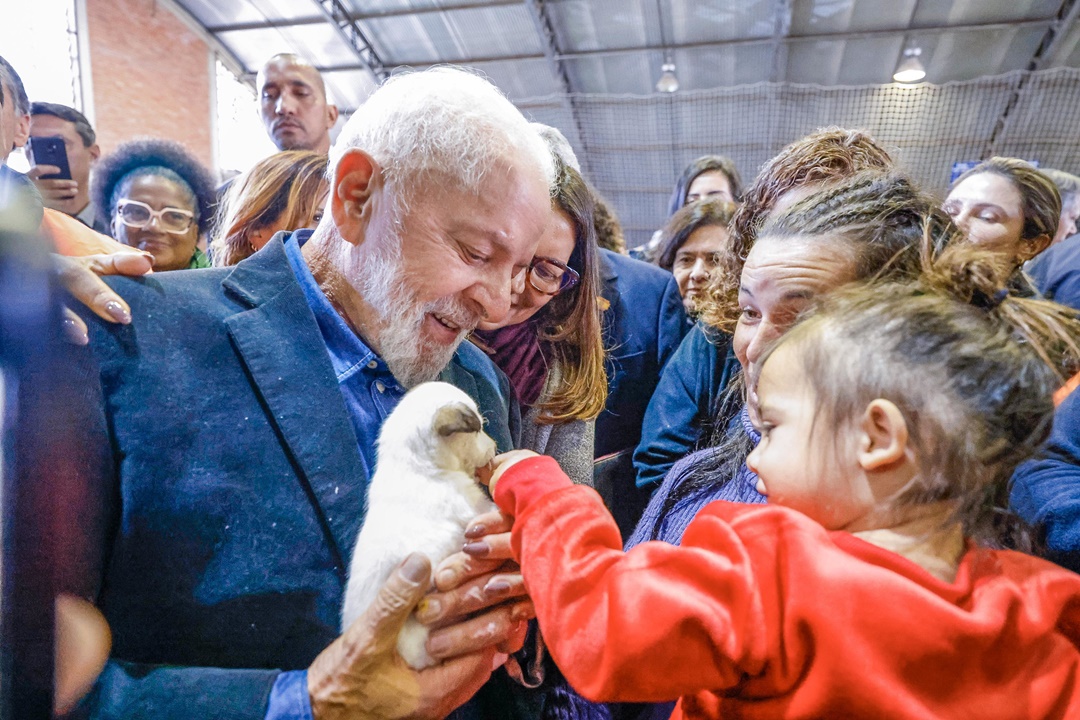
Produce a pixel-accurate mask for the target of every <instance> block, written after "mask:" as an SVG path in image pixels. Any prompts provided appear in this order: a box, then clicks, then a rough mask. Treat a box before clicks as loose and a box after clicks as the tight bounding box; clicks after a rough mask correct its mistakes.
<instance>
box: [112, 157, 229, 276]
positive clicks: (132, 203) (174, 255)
mask: <svg viewBox="0 0 1080 720" xmlns="http://www.w3.org/2000/svg"><path fill="white" fill-rule="evenodd" d="M91 194H92V196H93V200H94V203H95V204H96V206H97V208H98V213H99V217H103V218H109V222H110V228H111V231H112V235H113V237H114V238H116V239H117V240H119V241H120V242H122V243H124V244H125V245H130V246H131V247H134V248H138V249H140V250H145V251H147V252H149V253H150V254H151V255H153V256H154V270H157V271H161V270H183V269H185V268H200V267H210V260H209V259H208V258H207V257H206V254H205V253H204V252H203V251H202V250H200V249H199V248H198V241H199V236H200V235H201V234H202V233H204V232H206V230H207V229H208V228H209V225H210V221H211V220H212V218H213V209H214V203H215V201H216V197H215V191H214V180H213V178H212V177H211V175H210V173H209V171H207V170H206V168H204V167H203V166H202V165H201V164H200V163H199V161H198V160H196V159H195V158H194V157H192V156H191V154H190V153H188V151H187V150H185V149H184V148H183V147H182V146H181V145H180V144H178V143H175V142H171V141H168V140H135V141H133V142H128V143H124V144H123V145H121V146H120V147H118V148H117V149H116V151H115V152H113V153H112V154H111V155H109V156H108V157H106V158H105V159H104V160H102V161H101V163H100V164H99V165H98V167H97V171H96V174H95V178H94V185H93V188H92V193H91Z"/></svg>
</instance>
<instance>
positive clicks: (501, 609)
mask: <svg viewBox="0 0 1080 720" xmlns="http://www.w3.org/2000/svg"><path fill="white" fill-rule="evenodd" d="M510 525H511V520H510V518H509V517H507V516H505V515H503V514H502V513H501V512H499V511H498V510H493V511H492V512H489V513H484V514H483V515H478V516H477V517H476V518H475V519H473V521H472V523H470V524H469V527H468V528H467V529H466V531H465V537H466V543H465V547H464V549H463V550H462V551H461V552H459V553H455V554H453V555H451V556H450V557H448V558H447V559H446V560H444V561H443V562H442V563H440V564H439V567H438V568H436V571H435V589H436V592H434V593H432V594H430V595H428V596H427V597H425V598H424V599H423V601H421V603H420V606H419V607H418V608H417V611H416V619H417V620H419V621H420V622H422V623H424V624H426V625H430V626H431V627H432V628H434V629H433V631H432V633H431V637H429V638H428V643H427V650H428V653H429V654H430V655H431V656H432V657H433V658H436V659H440V658H450V657H455V656H457V655H458V654H461V653H467V652H476V651H478V650H479V649H481V648H486V647H492V646H494V647H496V648H497V649H498V650H499V652H500V653H502V654H508V653H512V652H516V651H517V650H520V649H521V645H522V643H523V642H524V641H525V632H526V631H527V630H528V622H527V621H528V620H529V619H530V618H532V617H535V615H536V613H535V611H534V610H533V606H532V601H530V600H529V597H528V595H527V593H526V591H525V582H524V580H523V579H522V577H521V571H520V569H519V568H518V566H517V564H516V563H514V562H513V555H512V553H511V550H510Z"/></svg>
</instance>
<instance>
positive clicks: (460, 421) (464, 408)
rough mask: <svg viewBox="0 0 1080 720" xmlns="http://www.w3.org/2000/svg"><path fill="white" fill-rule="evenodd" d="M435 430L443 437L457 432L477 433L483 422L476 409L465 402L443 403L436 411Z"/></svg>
mask: <svg viewBox="0 0 1080 720" xmlns="http://www.w3.org/2000/svg"><path fill="white" fill-rule="evenodd" d="M433 427H434V428H435V432H437V433H438V434H439V435H441V436H442V437H450V436H451V435H453V434H455V433H477V432H480V430H481V429H482V428H483V422H482V421H481V420H480V416H479V415H477V414H476V411H475V410H473V409H472V408H471V407H469V406H468V405H466V404H465V403H459V402H457V403H450V404H449V405H443V406H442V407H441V408H439V409H438V410H437V411H436V413H435V423H434V425H433Z"/></svg>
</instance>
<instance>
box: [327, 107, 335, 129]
mask: <svg viewBox="0 0 1080 720" xmlns="http://www.w3.org/2000/svg"><path fill="white" fill-rule="evenodd" d="M337 119H338V107H337V105H331V104H330V103H327V104H326V129H327V130H329V129H330V128H332V127H334V124H335V123H336V122H337Z"/></svg>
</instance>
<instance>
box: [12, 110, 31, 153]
mask: <svg viewBox="0 0 1080 720" xmlns="http://www.w3.org/2000/svg"><path fill="white" fill-rule="evenodd" d="M29 138H30V116H29V115H23V116H21V117H19V118H17V119H16V120H15V147H17V148H21V147H22V146H23V145H25V144H26V141H27V140H28V139H29Z"/></svg>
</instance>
